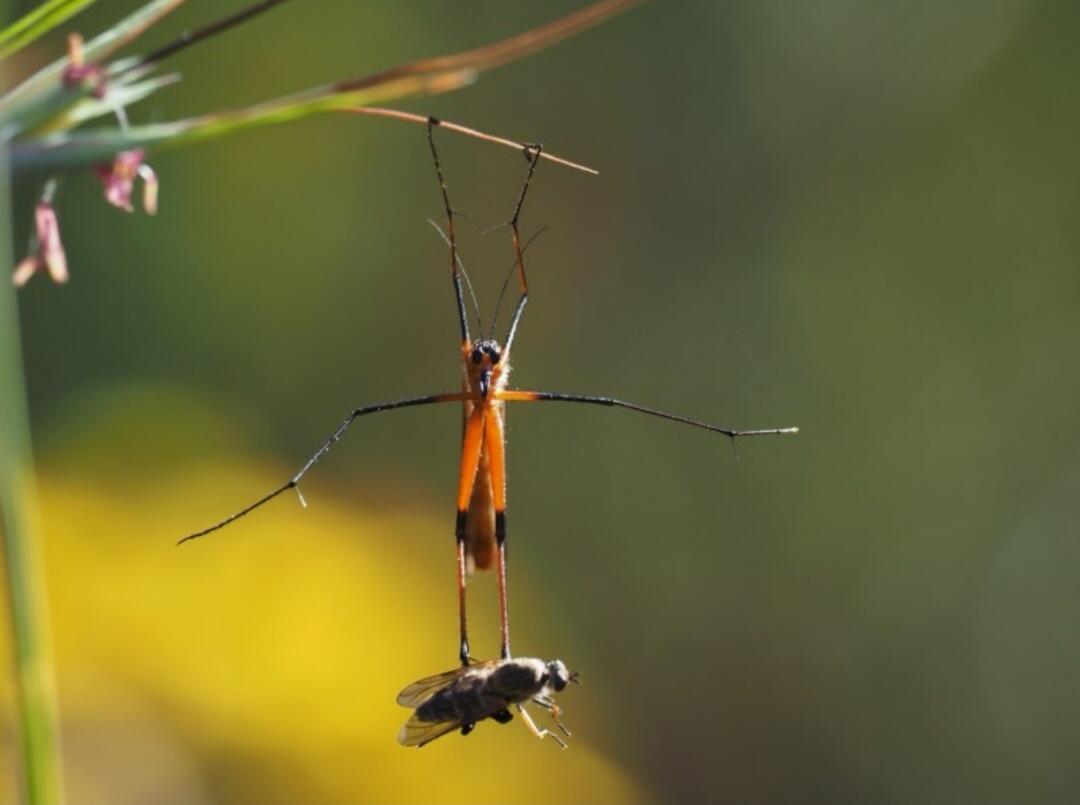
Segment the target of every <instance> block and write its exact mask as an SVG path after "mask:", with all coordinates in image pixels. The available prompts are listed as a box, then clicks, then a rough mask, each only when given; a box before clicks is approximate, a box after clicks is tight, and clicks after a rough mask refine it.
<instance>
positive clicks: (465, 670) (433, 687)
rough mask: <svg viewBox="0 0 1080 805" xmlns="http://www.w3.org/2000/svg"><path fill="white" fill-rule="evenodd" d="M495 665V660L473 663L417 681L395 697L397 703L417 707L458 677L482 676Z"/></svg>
mask: <svg viewBox="0 0 1080 805" xmlns="http://www.w3.org/2000/svg"><path fill="white" fill-rule="evenodd" d="M497 664H498V663H497V662H496V661H495V660H485V661H483V662H474V663H471V664H470V665H466V666H464V667H462V668H455V669H454V670H453V671H444V672H443V673H441V674H435V676H426V677H424V678H423V679H418V680H416V681H415V682H413V683H412V684H411V685H409V686H408V687H406V688H405V689H404V690H403V691H401V693H399V694H398V695H397V703H398V704H400V705H401V706H402V707H419V706H420V705H422V704H423V703H424V702H426V701H427V700H428V699H430V698H431V697H432V696H434V695H435V694H436V693H437V692H438V691H440V690H442V689H443V688H445V687H446V686H447V685H449V684H450V683H451V682H453V681H454V680H456V679H457V678H458V677H461V676H464V675H465V674H476V673H480V674H483V672H484V669H486V668H488V667H489V666H493V665H497Z"/></svg>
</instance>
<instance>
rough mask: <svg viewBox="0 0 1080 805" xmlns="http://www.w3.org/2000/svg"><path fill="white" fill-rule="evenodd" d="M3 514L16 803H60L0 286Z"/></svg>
mask: <svg viewBox="0 0 1080 805" xmlns="http://www.w3.org/2000/svg"><path fill="white" fill-rule="evenodd" d="M6 162H7V161H6V160H3V161H0V255H2V257H3V261H4V262H5V264H10V262H11V261H10V258H11V237H10V234H11V233H10V219H9V209H8V208H9V204H10V192H9V191H10V187H9V184H8V176H7V164H6ZM0 510H2V514H3V520H2V522H3V540H4V559H5V564H4V569H5V572H6V574H7V576H6V578H7V589H8V606H9V612H8V614H9V616H10V618H11V634H12V636H13V646H12V654H13V657H14V660H15V669H14V670H15V695H16V714H15V718H16V724H17V735H18V739H19V750H20V760H21V767H22V775H21V785H22V790H21V792H20V796H19V800H18V801H19V802H25V803H28V805H56V803H60V802H62V801H63V778H62V775H61V759H60V746H59V737H60V736H59V729H58V727H57V717H56V715H57V708H56V693H55V681H54V675H53V665H52V648H51V640H50V637H49V613H48V606H47V598H46V594H45V579H44V562H43V560H42V548H41V539H40V529H39V523H38V519H39V518H38V504H37V492H36V488H35V483H34V469H33V458H32V455H31V449H30V424H29V416H28V414H27V406H26V385H25V382H24V380H23V367H22V350H21V347H20V339H19V319H18V308H17V306H16V304H15V289H14V288H13V287H12V285H11V282H10V281H8V280H7V278H6V277H5V278H4V279H3V281H0Z"/></svg>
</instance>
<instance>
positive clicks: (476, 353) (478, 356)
mask: <svg viewBox="0 0 1080 805" xmlns="http://www.w3.org/2000/svg"><path fill="white" fill-rule="evenodd" d="M482 360H484V353H483V352H481V351H480V350H478V349H474V350H473V351H472V362H473V363H480V361H482Z"/></svg>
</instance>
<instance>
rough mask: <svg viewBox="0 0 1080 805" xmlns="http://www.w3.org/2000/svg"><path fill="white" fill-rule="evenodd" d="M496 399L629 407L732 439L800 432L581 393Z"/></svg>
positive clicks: (506, 394)
mask: <svg viewBox="0 0 1080 805" xmlns="http://www.w3.org/2000/svg"><path fill="white" fill-rule="evenodd" d="M495 399H497V400H504V401H506V402H571V403H587V404H590V405H605V406H608V407H616V408H627V409H629V410H631V411H637V412H638V413H641V414H648V415H649V416H655V417H660V418H661V419H670V420H671V421H672V422H681V423H682V424H684V425H692V426H693V427H695V428H703V429H704V430H709V431H712V432H713V433H722V434H724V435H725V436H727V437H729V438H730V439H737V438H742V437H744V436H779V435H782V434H788V433H798V432H799V429H798V428H796V427H790V428H764V429H760V430H735V429H733V428H725V427H721V426H719V425H710V424H709V423H708V422H700V421H699V420H696V419H689V418H687V417H684V416H677V415H676V414H669V413H667V412H665V411H657V410H656V409H655V408H646V407H645V406H644V405H637V404H636V403H630V402H626V401H625V400H617V399H615V398H614V397H590V396H586V395H581V394H561V393H559V392H554V391H496V392H495Z"/></svg>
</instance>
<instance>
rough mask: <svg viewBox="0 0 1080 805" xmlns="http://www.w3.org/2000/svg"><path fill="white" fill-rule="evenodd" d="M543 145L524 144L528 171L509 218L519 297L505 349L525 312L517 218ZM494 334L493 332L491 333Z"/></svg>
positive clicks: (525, 284) (526, 298) (526, 290)
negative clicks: (519, 291) (519, 287)
mask: <svg viewBox="0 0 1080 805" xmlns="http://www.w3.org/2000/svg"><path fill="white" fill-rule="evenodd" d="M542 151H543V146H540V145H526V146H525V156H526V157H528V159H529V172H528V173H527V174H525V184H524V185H522V187H521V195H519V196H518V200H517V205H516V206H515V207H514V215H513V216H512V217H511V218H510V237H511V240H512V241H513V243H514V259H515V260H516V261H517V269H518V280H519V281H520V282H521V298H520V299H518V303H517V305H516V306H515V307H514V315H513V316H512V317H511V319H510V328H509V329H508V330H507V332H506V341H505V345H506V346H505V349H506V351H507V352H509V351H510V347H512V346H513V345H514V334H515V333H516V332H517V327H518V322H519V321H520V320H521V314H522V313H523V312H525V305H527V304H528V302H529V281H528V280H527V279H526V277H525V257H524V255H523V254H522V248H521V232H520V231H519V230H518V219H519V218H520V217H521V207H522V205H524V204H525V194H526V193H528V192H529V183H530V182H532V178H533V174H534V173H536V163H537V162H539V161H540V154H541V153H542ZM493 335H494V334H493Z"/></svg>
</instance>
